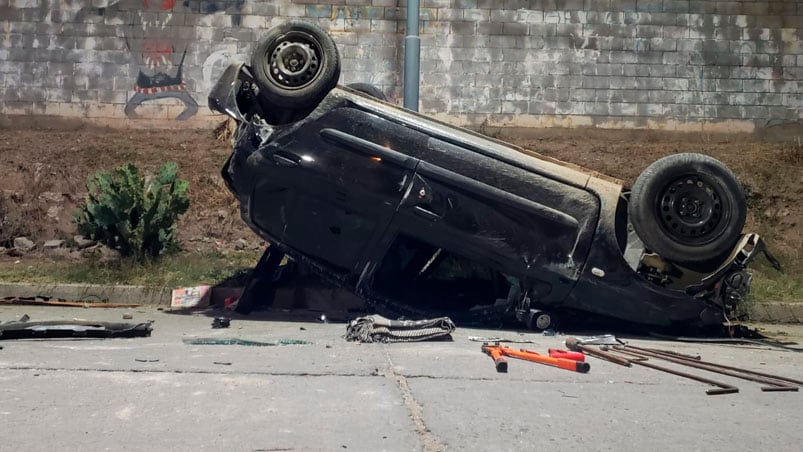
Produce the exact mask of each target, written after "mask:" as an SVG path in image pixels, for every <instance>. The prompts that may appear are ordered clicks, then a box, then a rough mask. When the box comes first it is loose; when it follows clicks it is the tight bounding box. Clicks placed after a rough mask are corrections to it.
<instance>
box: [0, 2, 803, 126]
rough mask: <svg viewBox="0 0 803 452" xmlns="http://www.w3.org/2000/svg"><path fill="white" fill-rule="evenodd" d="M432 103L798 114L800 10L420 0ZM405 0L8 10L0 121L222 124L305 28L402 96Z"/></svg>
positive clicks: (559, 111)
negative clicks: (235, 78)
mask: <svg viewBox="0 0 803 452" xmlns="http://www.w3.org/2000/svg"><path fill="white" fill-rule="evenodd" d="M421 6H422V7H421V19H422V20H421V25H420V30H419V31H420V33H421V46H422V53H421V54H422V61H421V64H422V67H421V110H422V111H423V112H425V113H429V114H433V115H436V116H438V117H441V118H443V119H445V120H447V121H450V122H453V123H458V124H463V125H471V126H482V125H488V126H595V127H623V128H628V127H633V128H643V127H649V128H664V129H682V130H700V129H717V130H729V131H750V130H754V129H756V128H762V127H767V126H774V125H783V124H789V123H797V122H800V120H801V119H802V118H803V109H801V107H803V39H802V38H803V1H783V0H770V1H746V0H745V1H694V0H691V1H690V0H422V1H421ZM405 17H406V1H405V0H324V1H318V0H274V1H256V0H184V1H182V0H72V1H63V0H60V1H56V0H0V115H54V116H61V117H78V118H86V119H89V120H91V121H94V122H99V123H107V124H113V125H125V126H142V127H148V126H162V127H164V126H167V127H171V126H172V124H175V123H174V121H182V120H183V121H190V122H193V123H198V124H199V125H200V124H201V123H205V122H211V121H213V120H217V119H216V118H214V117H213V116H212V115H211V113H210V112H209V110H208V108H207V107H206V95H207V94H208V91H209V89H210V88H211V86H212V84H213V83H214V81H215V80H216V77H217V76H218V75H219V74H220V73H221V71H222V70H223V68H224V67H225V66H226V64H227V63H228V62H230V61H233V60H242V61H247V59H248V54H249V52H250V49H251V48H252V46H253V45H254V43H255V42H256V41H257V40H258V38H259V36H260V35H261V34H262V32H264V31H265V30H266V29H267V28H269V27H270V26H272V25H275V24H277V23H280V22H281V21H283V20H286V19H287V18H303V19H306V20H310V21H314V22H317V23H319V24H320V25H322V26H323V27H325V28H326V29H328V30H329V31H330V32H331V33H332V35H333V36H334V38H335V41H336V42H337V43H338V46H339V48H340V52H341V56H342V58H343V61H342V68H343V72H342V78H341V82H342V83H352V82H368V83H373V84H374V85H376V86H378V87H379V88H380V89H382V90H383V91H384V92H385V93H386V94H388V95H389V97H390V98H391V99H392V100H394V101H396V102H397V103H401V97H402V76H401V74H402V70H403V68H402V60H403V53H404V50H403V43H404V34H405V28H406V27H405V25H406V24H405Z"/></svg>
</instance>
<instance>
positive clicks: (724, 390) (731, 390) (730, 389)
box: [609, 349, 739, 395]
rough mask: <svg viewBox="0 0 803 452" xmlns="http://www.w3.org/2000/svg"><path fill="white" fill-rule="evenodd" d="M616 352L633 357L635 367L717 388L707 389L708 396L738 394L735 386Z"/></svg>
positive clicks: (619, 350)
mask: <svg viewBox="0 0 803 452" xmlns="http://www.w3.org/2000/svg"><path fill="white" fill-rule="evenodd" d="M617 351H618V352H621V353H625V354H629V355H633V356H635V357H636V359H632V360H630V362H631V363H633V364H636V365H639V366H644V367H648V368H650V369H654V370H660V371H662V372H666V373H669V374H672V375H677V376H678V377H683V378H688V379H689V380H695V381H699V382H701V383H706V384H709V385H711V386H716V387H717V388H718V389H708V390H706V391H705V393H706V394H708V395H722V394H735V393H737V392H739V388H737V387H735V386H731V385H729V384H727V383H722V382H720V381H716V380H711V379H710V378H705V377H701V376H699V375H694V374H690V373H686V372H682V371H679V370H675V369H670V368H668V367H663V366H659V365H657V364H653V363H648V362H646V361H647V358H645V357H643V356H639V355H637V354H635V353H632V352H631V353H628V352H627V351H625V350H622V349H617ZM609 354H611V355H612V353H609Z"/></svg>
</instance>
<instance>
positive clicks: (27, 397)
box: [0, 306, 803, 451]
mask: <svg viewBox="0 0 803 452" xmlns="http://www.w3.org/2000/svg"><path fill="white" fill-rule="evenodd" d="M25 313H27V314H28V315H30V317H31V320H54V319H72V318H84V319H92V320H107V321H122V315H123V314H124V313H132V314H133V315H134V319H133V320H131V321H133V322H141V321H145V320H154V321H155V323H154V331H153V334H152V336H151V337H148V338H134V339H99V340H57V341H0V346H3V347H4V349H2V350H0V438H2V440H1V441H0V450H27V451H36V450H42V451H45V450H47V451H50V450H54V449H56V448H62V449H66V450H79V449H82V450H149V451H154V450H171V451H173V450H176V451H180V450H187V451H190V450H191V451H198V450H223V449H227V450H238V451H240V450H242V451H256V450H274V451H275V450H310V451H317V450H358V451H378V450H390V451H397V450H398V451H407V450H412V451H420V450H424V451H437V450H446V449H448V450H460V451H463V450H479V451H486V450H487V451H506V450H510V451H520V450H539V451H540V450H578V449H582V450H616V451H629V450H633V451H642V450H650V449H655V450H662V451H664V450H678V451H689V450H705V451H707V450H711V451H719V450H759V449H764V450H781V449H790V448H795V447H796V446H794V444H798V443H800V441H802V440H803V430H801V429H800V428H799V426H800V425H801V422H803V410H801V409H800V408H801V407H802V406H803V394H801V393H783V392H779V393H762V392H761V391H760V389H759V387H760V385H759V384H757V383H751V382H747V381H743V380H736V379H733V378H730V377H726V376H719V375H715V374H708V373H706V372H702V371H691V372H692V373H697V374H701V375H706V376H708V377H710V378H713V379H715V380H721V381H724V382H728V383H732V384H734V385H736V386H738V387H739V388H740V389H741V392H740V393H739V394H732V395H722V396H707V395H705V392H704V391H705V389H707V388H708V387H707V386H706V385H704V384H701V383H697V382H693V381H690V380H684V379H681V378H679V377H675V376H672V375H669V374H665V373H659V372H656V371H653V370H649V369H645V368H640V367H634V368H629V369H628V368H624V367H620V366H616V365H614V364H610V363H607V362H604V361H600V360H597V359H594V358H591V357H589V358H588V360H589V362H590V363H591V372H590V373H588V374H577V373H572V372H568V371H564V370H560V369H555V368H551V367H547V366H542V365H538V364H534V363H528V362H524V361H517V360H510V364H509V371H508V373H507V374H499V373H497V372H496V371H495V370H494V367H493V364H492V362H491V360H490V358H488V357H487V356H485V355H483V354H482V353H481V352H480V350H479V349H480V344H479V343H476V342H470V341H469V340H468V337H469V336H499V335H504V336H506V337H509V338H518V339H522V338H526V339H531V340H535V341H537V343H536V344H526V347H527V348H530V349H533V350H536V351H541V352H544V353H545V352H546V349H547V348H550V347H560V346H561V345H562V340H563V337H562V336H556V337H548V336H542V335H538V334H526V335H519V334H518V333H516V332H512V331H507V332H505V331H501V332H500V331H495V330H494V331H492V330H477V329H467V328H460V326H459V325H458V330H457V331H456V332H455V334H454V335H453V338H454V341H453V342H425V343H413V344H389V345H384V344H354V343H349V342H346V341H345V340H344V339H343V338H342V336H343V334H344V332H345V325H344V324H342V323H341V324H335V323H328V324H323V323H320V322H316V321H315V320H314V319H315V318H317V315H316V314H310V315H308V316H306V317H305V316H304V313H300V314H299V315H298V316H294V317H289V318H288V316H287V315H282V314H281V313H260V314H259V315H255V316H249V317H247V318H240V317H235V318H233V320H232V323H231V328H228V329H212V328H211V320H212V318H211V317H210V316H209V315H205V314H202V313H196V314H188V315H184V314H175V313H168V312H162V311H158V310H156V309H155V308H152V307H149V308H143V309H98V308H92V309H81V308H74V309H73V308H48V307H30V306H0V321H5V320H14V319H17V318H19V317H20V316H22V314H25ZM211 314H214V313H211ZM301 320H308V321H301ZM769 328H770V329H771V331H772V332H775V331H779V330H780V329H782V330H783V331H781V333H783V334H785V336H784V337H786V338H789V339H791V340H795V339H800V338H801V337H803V327H801V326H789V325H787V326H771V327H769ZM201 337H204V338H206V337H217V338H233V337H237V338H242V339H250V340H256V341H275V340H278V339H301V340H305V341H308V342H310V343H311V344H308V345H288V346H273V347H248V346H237V345H229V346H220V345H188V344H186V343H184V342H183V341H182V339H185V338H201ZM632 343H634V344H640V345H648V346H654V347H658V348H667V349H672V350H675V351H679V352H686V353H699V354H701V355H702V357H703V359H707V360H710V361H715V362H720V363H723V364H730V365H737V366H741V367H745V368H750V369H753V370H759V371H763V372H770V373H777V374H780V375H783V376H787V377H791V378H797V379H801V380H803V353H793V352H784V351H776V350H766V349H763V348H761V347H754V346H734V345H715V344H690V343H672V344H668V343H661V342H657V341H644V340H634V341H632ZM513 346H514V347H516V345H515V344H514V345H513ZM662 364H663V363H662ZM687 370H688V369H687Z"/></svg>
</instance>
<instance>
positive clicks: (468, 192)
mask: <svg viewBox="0 0 803 452" xmlns="http://www.w3.org/2000/svg"><path fill="white" fill-rule="evenodd" d="M407 193H408V195H407V196H405V197H404V198H403V199H402V201H401V203H400V207H399V211H398V213H397V215H396V217H395V219H394V221H393V225H392V227H391V228H390V229H389V237H387V238H386V239H385V243H386V245H387V246H388V249H391V250H392V249H394V247H397V245H396V242H398V241H399V240H402V241H409V240H410V239H411V238H412V239H414V240H418V241H421V242H424V243H428V244H431V245H434V246H435V247H436V250H437V251H436V252H441V253H442V252H447V253H449V255H454V256H459V257H460V258H462V259H467V260H469V261H470V262H475V263H479V264H482V265H484V266H488V267H490V268H491V269H493V270H494V271H497V272H499V273H500V274H501V275H504V276H505V278H508V279H509V278H511V277H512V278H514V279H516V280H520V281H522V286H523V287H524V289H525V290H528V291H530V295H531V297H532V298H533V299H538V300H539V301H541V302H544V303H549V302H557V301H560V300H563V299H564V298H565V297H566V295H567V294H568V292H569V290H570V289H571V287H572V286H573V285H574V283H575V282H576V280H577V279H578V277H579V275H580V271H581V270H582V263H583V262H584V260H585V258H586V256H587V254H588V247H589V244H590V241H591V238H592V236H593V230H594V227H595V225H596V219H597V216H598V212H599V205H598V201H597V199H596V198H595V197H594V196H593V195H591V194H590V193H588V192H587V191H585V190H584V189H582V188H580V187H575V186H571V185H569V184H567V183H565V182H563V181H559V180H555V179H552V178H550V177H548V176H547V175H540V174H535V173H533V172H531V171H528V170H526V169H522V168H519V167H516V166H514V165H511V164H508V163H505V162H502V161H499V160H497V159H493V158H490V157H489V156H483V155H481V154H477V153H476V152H474V151H472V150H469V149H466V148H464V147H461V146H459V145H457V144H452V143H447V142H444V141H441V140H439V139H438V138H431V139H430V140H429V141H428V152H427V155H426V158H425V159H424V158H423V157H422V162H421V163H420V164H419V165H418V166H417V167H416V172H415V176H414V178H413V182H412V185H411V187H410V189H409V190H408V192H407ZM389 259H390V258H386V259H385V260H383V262H382V263H380V264H379V265H378V272H379V273H381V272H382V267H383V265H384V264H385V263H386V262H387V261H388V260H389ZM472 265H474V264H472ZM430 266H431V263H430ZM425 271H426V268H425V267H424V266H422V267H421V269H420V272H425ZM489 292H490V290H489ZM380 296H383V297H386V296H387V295H386V294H380ZM417 296H418V297H420V294H419V295H417ZM495 296H499V294H498V293H497V294H495ZM489 301H491V302H492V301H493V300H489Z"/></svg>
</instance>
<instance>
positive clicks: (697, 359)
mask: <svg viewBox="0 0 803 452" xmlns="http://www.w3.org/2000/svg"><path fill="white" fill-rule="evenodd" d="M627 348H632V349H634V350H643V351H647V352H653V353H659V354H670V355H671V356H676V357H678V358H681V359H686V360H689V361H691V362H695V363H703V364H707V365H709V366H711V367H718V368H721V369H728V370H735V371H737V372H742V373H745V374H750V375H758V376H759V377H767V378H772V379H773V380H780V381H786V382H789V383H794V384H796V385H799V386H803V381H800V380H795V379H794V378H787V377H781V376H778V375H773V374H768V373H764V372H756V371H755V370H747V369H742V368H739V367H733V366H726V365H724V364H717V363H712V362H710V361H703V360H701V359H700V357H696V358H694V357H691V356H688V355H683V354H678V353H674V352H670V351H667V350H659V349H657V348H643V347H636V346H634V345H628V346H627Z"/></svg>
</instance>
